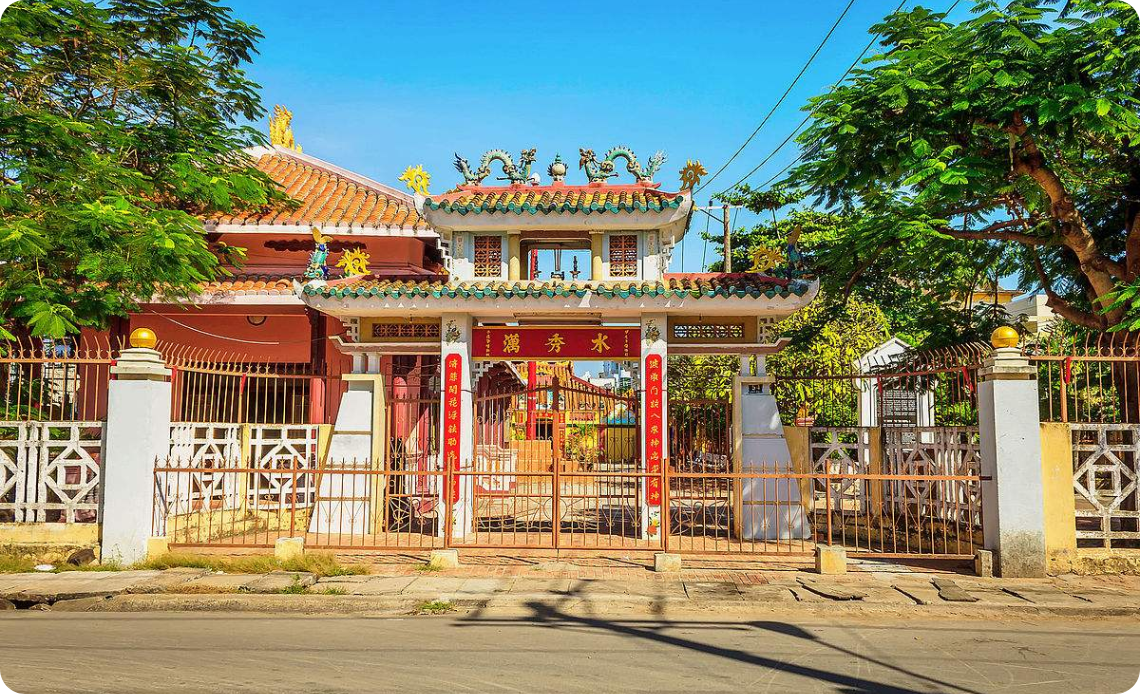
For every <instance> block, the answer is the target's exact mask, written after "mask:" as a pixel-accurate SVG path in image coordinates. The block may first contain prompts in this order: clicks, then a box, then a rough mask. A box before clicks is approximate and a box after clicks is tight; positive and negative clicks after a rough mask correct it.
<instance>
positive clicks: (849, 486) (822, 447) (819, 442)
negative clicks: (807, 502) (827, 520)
mask: <svg viewBox="0 0 1140 694" xmlns="http://www.w3.org/2000/svg"><path fill="white" fill-rule="evenodd" d="M808 436H809V444H808V445H809V449H810V451H811V472H812V473H813V474H817V475H823V474H832V475H866V474H868V473H869V472H870V471H871V470H870V460H871V429H870V428H867V427H812V428H811V430H810V433H809V434H808ZM828 486H830V487H831V501H830V504H831V506H830V508H833V509H846V510H859V509H861V508H863V507H864V505H865V504H866V502H867V496H868V493H869V492H868V482H867V480H864V479H852V478H850V477H844V478H842V479H838V480H835V481H833V482H831V484H830V485H828V483H827V482H826V481H825V480H821V479H816V480H813V482H812V496H813V498H814V500H815V502H816V506H817V508H823V507H824V504H825V503H826V502H827V493H828V490H827V487H828Z"/></svg>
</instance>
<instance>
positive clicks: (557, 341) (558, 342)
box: [546, 333, 566, 354]
mask: <svg viewBox="0 0 1140 694" xmlns="http://www.w3.org/2000/svg"><path fill="white" fill-rule="evenodd" d="M564 344H566V339H565V338H564V337H562V335H561V334H560V333H554V334H553V335H551V336H550V339H549V340H547V341H546V348H547V349H548V350H550V353H551V354H561V353H562V345H564Z"/></svg>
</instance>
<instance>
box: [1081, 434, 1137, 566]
mask: <svg viewBox="0 0 1140 694" xmlns="http://www.w3.org/2000/svg"><path fill="white" fill-rule="evenodd" d="M1072 435H1073V491H1074V493H1075V494H1076V524H1077V543H1078V546H1083V547H1090V546H1091V547H1105V548H1109V549H1111V548H1114V547H1115V548H1137V547H1140V485H1138V484H1137V479H1138V478H1140V425H1136V424H1073V425H1072Z"/></svg>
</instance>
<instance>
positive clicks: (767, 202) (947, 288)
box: [705, 184, 1010, 347]
mask: <svg viewBox="0 0 1140 694" xmlns="http://www.w3.org/2000/svg"><path fill="white" fill-rule="evenodd" d="M771 192H772V191H757V190H753V189H752V188H750V187H749V186H748V185H747V184H745V185H743V186H741V187H740V188H739V189H736V190H733V191H730V192H728V193H725V194H722V195H721V196H720V199H721V200H724V201H725V202H728V203H730V204H733V205H743V206H744V207H746V208H747V209H749V210H751V211H752V212H755V213H757V214H760V215H763V214H764V213H766V212H771V214H772V221H771V222H767V221H761V222H760V223H759V224H757V225H755V226H754V227H753V228H752V229H738V230H736V231H734V232H733V266H734V267H740V268H748V267H750V266H751V263H752V259H751V257H752V253H753V251H754V250H755V249H757V248H767V249H771V250H774V251H777V252H781V253H782V252H784V249H785V248H786V245H787V243H788V241H789V238H790V237H792V236H794V237H795V239H796V243H797V248H798V250H799V252H800V254H801V255H802V263H803V266H804V270H805V271H806V272H807V273H808V274H810V275H813V276H815V277H817V278H818V279H819V281H820V293H821V298H820V300H821V301H824V302H828V303H836V302H838V303H842V302H844V301H846V299H847V298H848V297H851V296H855V297H858V298H859V299H861V300H862V301H863V302H869V303H873V304H875V305H877V306H878V308H879V309H880V310H882V312H883V313H884V314H885V315H886V317H887V320H888V322H889V324H890V328H891V331H892V333H893V334H895V335H898V336H899V337H901V338H902V339H904V340H906V341H907V342H910V343H911V344H914V345H916V346H917V345H921V346H924V347H937V346H943V345H949V344H959V343H962V342H969V341H972V340H978V339H988V337H989V334H990V332H992V331H993V328H994V327H996V324H1002V325H1005V324H1008V323H1009V322H1010V317H1009V316H1008V315H1007V314H1006V312H1005V311H1004V309H1002V308H1001V307H1000V306H997V307H995V306H994V305H993V304H992V303H981V304H971V303H970V302H969V301H968V300H964V299H966V298H968V297H970V296H972V295H973V294H974V293H975V292H976V291H978V290H979V289H982V288H983V287H985V286H987V285H989V284H991V283H992V282H993V281H994V276H995V274H997V275H999V276H1000V275H1002V274H1007V273H1008V267H1009V263H1008V259H1007V258H1006V257H1005V256H1007V255H1008V254H1007V253H1002V249H1000V248H992V247H990V246H987V245H986V244H985V243H983V242H971V243H967V244H963V243H960V242H956V241H945V242H943V243H944V245H945V246H946V247H945V248H942V249H940V251H939V252H938V253H932V254H930V255H928V256H923V257H920V258H916V259H915V261H916V262H915V263H914V264H913V267H910V268H908V272H907V273H906V275H905V276H895V275H894V274H892V273H890V272H887V271H885V269H884V268H882V267H879V266H877V265H875V264H867V265H864V266H863V267H861V268H857V269H855V270H854V271H851V269H850V266H851V253H850V248H849V240H848V239H849V238H850V237H851V236H852V235H854V234H857V233H859V232H858V230H857V227H858V226H859V225H861V224H864V223H867V222H866V220H865V219H864V218H863V217H862V215H860V214H859V213H858V211H852V212H850V213H848V214H837V213H832V212H819V211H815V210H812V209H806V208H803V207H799V206H798V203H800V202H801V201H800V200H799V199H798V198H796V197H791V196H789V195H788V194H787V193H786V192H781V191H778V190H777V195H776V196H772V195H771ZM773 201H774V202H773ZM788 205H797V206H795V207H792V208H791V209H790V210H787V211H786V213H785V215H784V217H783V218H782V219H780V218H777V217H776V214H775V210H774V209H773V208H774V207H775V208H777V209H778V208H780V207H786V206H788ZM762 219H763V217H762ZM705 239H706V240H708V241H711V242H712V243H714V244H716V245H719V246H721V248H722V249H723V239H722V237H720V236H719V235H712V234H707V235H705ZM720 252H721V253H722V254H723V250H721V251H720ZM721 267H722V263H719V262H718V263H714V264H713V268H714V269H716V270H719V269H720V268H721ZM776 272H779V270H776ZM995 309H996V310H995ZM995 315H996V322H995Z"/></svg>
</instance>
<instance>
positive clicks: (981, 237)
mask: <svg viewBox="0 0 1140 694" xmlns="http://www.w3.org/2000/svg"><path fill="white" fill-rule="evenodd" d="M1028 221H1030V220H1028V219H1024V218H1018V219H1010V220H1008V221H1004V222H995V223H993V224H991V225H989V226H988V227H986V228H984V229H951V228H950V227H934V230H935V231H937V232H939V233H942V234H946V235H947V236H953V237H954V238H958V239H967V240H970V241H1013V242H1014V243H1020V244H1024V245H1026V246H1047V245H1049V239H1044V238H1041V237H1040V236H1034V235H1033V234H1026V233H1024V232H1020V231H1003V229H1009V228H1010V227H1016V226H1021V225H1023V224H1025V223H1026V222H1028Z"/></svg>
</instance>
